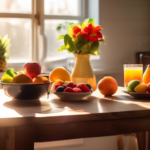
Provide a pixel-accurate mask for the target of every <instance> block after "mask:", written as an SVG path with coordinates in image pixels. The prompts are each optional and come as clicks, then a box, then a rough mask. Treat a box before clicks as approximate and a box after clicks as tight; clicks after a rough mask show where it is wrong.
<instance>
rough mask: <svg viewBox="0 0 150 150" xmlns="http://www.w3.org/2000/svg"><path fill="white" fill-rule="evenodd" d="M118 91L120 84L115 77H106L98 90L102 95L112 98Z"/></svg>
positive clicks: (100, 82)
mask: <svg viewBox="0 0 150 150" xmlns="http://www.w3.org/2000/svg"><path fill="white" fill-rule="evenodd" d="M117 89H118V84H117V81H116V80H115V79H114V78H113V77H110V76H106V77H104V78H102V79H101V80H100V81H99V82H98V90H99V91H100V93H101V94H102V95H105V96H111V95H113V94H115V93H116V91H117Z"/></svg>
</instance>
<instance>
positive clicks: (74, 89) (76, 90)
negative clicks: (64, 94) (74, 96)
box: [73, 87, 82, 93]
mask: <svg viewBox="0 0 150 150" xmlns="http://www.w3.org/2000/svg"><path fill="white" fill-rule="evenodd" d="M73 92H74V93H81V92H82V90H81V89H79V88H76V87H75V88H73Z"/></svg>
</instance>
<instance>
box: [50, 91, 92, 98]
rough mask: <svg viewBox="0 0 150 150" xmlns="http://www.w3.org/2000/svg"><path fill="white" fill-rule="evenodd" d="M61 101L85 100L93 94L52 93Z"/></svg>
mask: <svg viewBox="0 0 150 150" xmlns="http://www.w3.org/2000/svg"><path fill="white" fill-rule="evenodd" d="M51 93H52V94H54V95H56V96H57V97H58V98H60V99H61V100H83V99H86V98H87V97H88V96H90V95H91V94H92V92H82V93H72V92H51Z"/></svg>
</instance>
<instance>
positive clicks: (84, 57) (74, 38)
mask: <svg viewBox="0 0 150 150" xmlns="http://www.w3.org/2000/svg"><path fill="white" fill-rule="evenodd" d="M101 30H102V28H101V26H99V25H98V26H95V20H94V19H92V18H88V19H85V20H84V21H83V22H82V23H78V24H76V25H75V24H74V23H71V24H70V27H69V28H68V30H67V33H66V34H65V35H60V36H59V37H58V38H57V40H62V39H63V40H64V45H62V46H61V47H60V48H58V51H63V50H67V52H68V53H74V55H75V61H76V64H75V67H74V69H73V71H72V74H71V79H72V81H73V82H74V83H76V84H79V83H81V82H84V83H88V84H91V85H92V88H93V90H95V89H96V78H95V76H94V74H93V71H92V67H91V65H90V55H99V44H100V42H105V41H104V38H103V35H102V33H101V32H100V31H101Z"/></svg>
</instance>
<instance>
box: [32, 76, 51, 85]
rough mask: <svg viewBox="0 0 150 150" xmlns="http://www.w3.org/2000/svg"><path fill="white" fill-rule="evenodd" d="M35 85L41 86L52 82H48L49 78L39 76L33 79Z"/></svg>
mask: <svg viewBox="0 0 150 150" xmlns="http://www.w3.org/2000/svg"><path fill="white" fill-rule="evenodd" d="M32 81H33V83H34V84H41V83H49V82H50V81H49V80H48V78H46V77H44V76H37V77H34V78H33V79H32Z"/></svg>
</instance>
